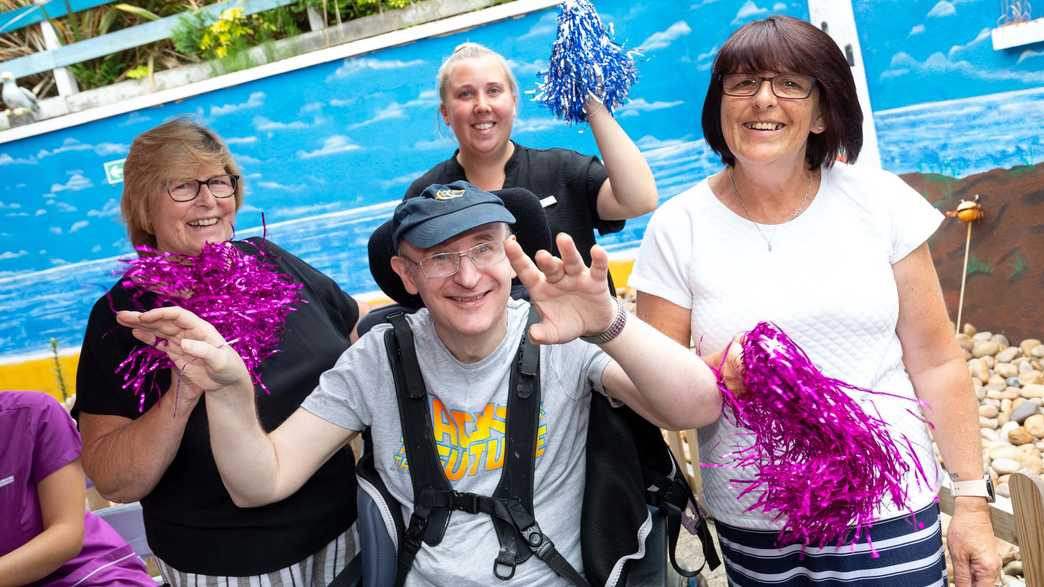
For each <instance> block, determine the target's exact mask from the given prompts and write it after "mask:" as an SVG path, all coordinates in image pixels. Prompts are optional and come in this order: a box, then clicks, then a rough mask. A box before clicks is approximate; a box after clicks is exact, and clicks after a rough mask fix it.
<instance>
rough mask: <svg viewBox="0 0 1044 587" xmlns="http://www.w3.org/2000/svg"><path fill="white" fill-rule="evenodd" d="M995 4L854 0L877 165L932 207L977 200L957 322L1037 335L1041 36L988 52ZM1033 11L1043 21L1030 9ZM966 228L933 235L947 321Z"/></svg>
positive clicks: (1043, 78) (1043, 139) (1043, 117)
mask: <svg viewBox="0 0 1044 587" xmlns="http://www.w3.org/2000/svg"><path fill="white" fill-rule="evenodd" d="M1000 4H1001V3H1000V2H995V1H993V0H952V1H951V0H916V1H911V0H854V1H853V9H854V12H855V17H856V25H857V27H858V30H859V41H860V46H861V48H862V52H863V58H864V60H865V66H866V71H867V78H868V80H867V81H868V83H869V86H870V100H871V102H872V104H873V111H874V120H875V122H876V126H877V131H878V135H879V140H880V148H881V162H882V165H883V166H884V167H885V168H887V169H889V170H891V171H893V172H896V173H900V174H902V176H903V178H904V179H905V180H906V181H907V182H908V183H910V184H911V185H913V186H914V187H915V188H916V189H917V190H918V191H920V192H921V193H922V194H924V196H925V197H926V198H928V200H929V201H931V202H932V203H933V204H935V205H936V206H937V207H938V208H939V209H942V210H952V209H953V208H954V207H955V206H956V204H957V202H959V201H960V200H961V199H971V198H972V197H973V196H975V195H976V194H980V195H981V196H982V203H983V206H984V208H985V211H986V217H985V219H984V220H983V221H981V222H979V223H977V224H976V225H975V226H974V227H973V230H972V248H971V252H972V255H971V258H970V263H969V277H968V283H967V293H966V294H965V295H966V298H965V306H964V313H963V319H962V322H970V323H972V324H974V325H976V326H977V327H978V328H980V329H988V330H992V331H994V332H1004V333H1006V334H1007V335H1008V337H1009V338H1010V339H1011V340H1012V341H1018V340H1020V339H1022V338H1029V337H1033V338H1038V339H1039V338H1042V335H1044V303H1041V292H1042V291H1044V164H1042V162H1044V43H1036V44H1033V45H1027V46H1023V47H1017V48H1014V49H1008V50H1004V51H995V50H994V49H993V46H992V43H991V41H990V31H991V30H992V29H993V28H994V27H996V26H997V22H998V18H999V17H1000ZM1035 16H1037V17H1040V16H1044V8H1040V7H1038V8H1036V14H1035ZM966 236H967V232H966V227H965V225H962V224H961V223H960V222H959V221H957V220H956V219H948V220H947V221H946V222H945V223H944V224H943V226H942V228H941V229H940V230H939V231H938V232H937V233H936V234H935V236H934V237H933V238H932V240H931V241H930V244H931V247H932V250H933V254H934V256H935V260H936V268H937V270H938V272H939V276H940V279H941V281H942V284H943V289H944V293H945V295H946V301H947V305H948V306H949V307H950V309H951V317H953V316H954V315H955V314H956V307H957V303H958V297H959V290H960V282H961V270H962V267H963V262H964V245H965V238H966Z"/></svg>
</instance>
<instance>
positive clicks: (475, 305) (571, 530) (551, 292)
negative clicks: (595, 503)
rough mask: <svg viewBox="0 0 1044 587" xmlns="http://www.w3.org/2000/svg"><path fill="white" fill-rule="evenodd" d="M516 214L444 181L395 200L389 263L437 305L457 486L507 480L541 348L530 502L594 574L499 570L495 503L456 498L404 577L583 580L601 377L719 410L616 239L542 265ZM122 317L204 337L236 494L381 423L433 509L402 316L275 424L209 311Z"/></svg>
mask: <svg viewBox="0 0 1044 587" xmlns="http://www.w3.org/2000/svg"><path fill="white" fill-rule="evenodd" d="M514 222H515V218H514V217H513V216H512V214H511V213H510V212H509V211H508V210H507V209H506V208H505V207H504V206H503V203H502V202H501V201H500V199H499V198H497V197H496V196H494V195H493V194H490V193H488V192H484V191H482V190H480V189H478V188H476V187H475V186H473V185H471V184H469V183H467V182H463V181H459V182H454V183H452V184H448V185H441V184H436V185H432V186H429V187H428V188H427V189H426V190H424V192H423V193H422V194H421V196H420V197H417V198H411V199H408V200H406V201H404V202H403V203H401V204H400V205H399V206H398V207H397V208H396V210H395V214H394V217H393V225H394V228H393V240H394V242H395V245H396V248H397V254H396V256H395V257H393V258H392V260H391V265H392V268H393V270H394V271H395V272H396V274H398V276H399V277H400V278H401V279H402V282H403V285H404V286H405V288H406V289H407V290H408V291H409V292H410V293H413V294H419V295H420V297H421V299H422V300H423V301H424V306H425V307H424V308H422V309H420V310H419V311H417V312H416V313H414V314H411V315H408V316H406V317H405V323H406V325H408V329H409V330H410V331H412V341H413V345H414V349H415V353H413V354H414V355H415V357H416V363H417V366H418V367H419V372H420V374H421V375H422V378H423V384H424V386H425V387H426V391H427V401H428V402H429V408H430V420H429V421H428V422H427V423H426V424H425V425H426V426H430V431H431V434H432V435H433V436H434V441H435V444H436V446H437V451H438V456H439V460H440V464H441V469H442V472H443V473H444V475H445V480H446V481H447V482H448V483H449V485H450V486H451V487H452V490H453V491H452V493H453V495H455V496H471V495H476V496H490V495H494V493H495V492H496V491H498V483H499V481H500V479H501V473H502V469H503V468H504V463H505V458H510V457H505V452H506V450H505V449H506V445H505V440H506V436H507V430H506V429H507V422H508V419H507V411H508V410H507V406H508V403H509V394H510V390H509V387H511V385H510V382H512V381H515V379H514V376H513V372H514V371H515V369H516V364H517V363H518V362H519V361H521V360H522V359H521V358H520V357H521V353H522V351H521V347H520V345H519V341H520V340H522V339H523V336H524V335H525V336H528V337H529V339H530V340H531V341H533V342H535V343H537V344H539V345H540V346H539V347H536V348H538V352H539V369H538V377H539V387H538V390H539V394H540V395H539V398H540V404H539V405H540V409H539V421H538V423H537V426H536V442H535V451H534V454H535V460H534V461H533V463H534V467H533V472H532V502H533V506H532V511H531V512H530V513H529V515H531V516H532V517H533V518H535V523H534V524H533V526H534V527H538V529H539V532H538V534H539V535H540V536H541V537H542V538H548V539H550V540H549V541H548V542H550V541H553V547H552V548H553V549H557V553H560V557H561V558H563V559H564V560H565V561H567V563H568V564H567V565H566V566H568V567H571V569H573V570H575V571H576V572H577V573H578V574H577V576H576V577H575V578H571V576H570V574H569V572H568V571H563V570H562V568H563V567H562V565H560V564H559V565H558V566H557V567H556V566H555V564H553V563H551V562H547V559H545V558H544V557H543V556H541V555H540V554H538V556H539V558H540V559H543V560H540V559H538V556H533V557H532V558H529V559H528V560H526V561H525V562H522V563H521V564H518V565H517V567H516V566H515V565H514V564H511V565H510V575H508V573H507V572H506V571H507V570H508V569H507V567H504V566H498V565H501V563H502V560H503V558H502V557H503V550H502V544H501V541H500V540H498V530H497V528H495V524H494V522H493V521H491V517H495V516H494V515H493V514H491V513H490V512H485V511H470V512H469V510H468V508H466V507H463V506H461V507H457V506H460V504H455V506H454V507H453V508H452V509H454V510H456V511H453V512H452V515H450V516H448V518H447V520H448V521H446V522H445V527H444V533H443V534H442V536H441V540H440V541H438V542H437V543H436V544H431V543H430V542H431V541H425V542H424V543H421V544H419V546H418V548H419V551H418V552H417V553H416V557H415V559H414V560H413V562H412V566H411V567H409V568H408V574H407V575H406V580H405V584H406V585H454V586H455V587H458V586H465V585H476V586H478V585H493V584H499V583H501V582H503V581H502V579H504V578H505V576H510V581H506V582H510V583H511V584H519V585H579V584H584V583H582V581H583V579H582V578H580V577H579V574H582V573H583V563H582V560H581V555H580V504H581V503H582V501H583V494H584V470H585V447H586V442H587V422H588V410H589V406H590V399H591V398H590V397H589V394H590V393H591V390H592V389H594V390H596V392H598V393H604V394H606V395H608V396H610V397H611V398H614V399H616V400H619V401H622V402H624V403H627V404H628V405H630V406H631V407H632V408H634V409H635V410H636V411H638V412H639V413H640V414H642V415H643V416H645V417H646V418H647V419H649V420H650V421H652V422H654V423H656V424H659V425H661V426H663V427H668V428H692V427H697V426H702V425H705V424H707V423H710V422H712V421H714V420H716V419H717V417H718V415H719V414H720V411H721V401H720V396H719V394H718V391H717V386H716V382H715V379H714V376H713V374H712V373H711V371H710V369H709V368H708V367H707V366H706V365H705V364H704V363H703V362H702V361H701V360H700V359H699V357H697V356H696V355H695V354H692V353H689V352H688V351H687V350H686V349H684V348H683V347H681V346H680V345H678V344H676V343H674V342H673V341H672V340H670V339H668V338H667V337H665V336H663V335H662V334H660V333H659V332H658V331H656V330H655V329H653V328H651V327H650V326H648V325H646V324H644V323H642V322H641V321H640V320H638V319H637V318H635V317H633V316H630V315H628V314H627V313H626V312H624V311H623V310H622V309H621V307H620V306H619V304H618V303H617V302H616V301H615V299H613V298H611V297H610V295H609V290H608V285H607V279H606V276H607V274H608V256H607V254H606V252H605V251H604V250H603V249H602V248H601V247H598V246H595V247H594V248H593V249H592V252H591V258H592V264H591V267H590V268H588V267H587V266H586V265H585V264H584V262H583V259H582V258H581V256H580V254H579V252H578V251H577V249H576V247H575V246H574V244H573V241H572V240H571V239H570V238H569V237H568V236H567V235H565V234H560V235H559V236H558V240H557V245H558V248H559V250H560V251H561V253H562V258H561V259H559V258H555V257H552V256H551V255H550V254H549V253H547V252H545V251H541V252H540V253H538V254H537V256H536V263H535V264H534V262H533V260H531V259H529V258H528V257H526V255H525V253H524V252H523V251H522V249H521V248H520V247H519V246H518V243H517V242H515V240H514V238H513V237H512V236H511V233H510V229H509V227H510V225H511V224H513V223H514ZM516 273H517V275H518V277H519V278H520V279H521V281H522V283H523V284H524V285H525V286H526V287H527V289H528V290H529V293H530V299H531V300H532V304H534V305H535V306H536V308H537V309H538V310H539V321H538V322H536V323H532V324H531V325H530V323H529V321H528V320H529V317H530V302H527V301H524V300H513V299H510V296H509V292H510V288H511V279H512V278H513V277H514V276H515V275H516ZM120 320H121V322H122V323H123V324H125V325H127V326H132V327H134V328H135V329H136V332H135V334H136V335H139V336H141V337H142V339H143V340H145V339H148V340H146V342H153V341H155V338H156V337H163V338H167V339H168V340H172V341H173V340H182V339H192V340H182V342H181V343H180V347H181V349H180V350H181V351H182V352H184V353H188V354H189V355H191V356H195V357H198V358H199V359H200V363H201V366H202V367H203V369H202V372H201V373H199V374H196V377H198V379H199V381H194V383H197V384H198V385H200V386H201V387H203V388H204V389H206V390H207V393H206V398H207V410H208V416H209V422H210V432H211V443H212V447H213V450H214V456H215V460H216V462H217V464H218V467H219V469H220V470H221V475H222V479H223V480H224V482H225V485H226V487H227V488H228V490H229V493H230V495H231V496H232V498H233V500H234V501H235V502H236V503H237V504H238V505H240V506H242V507H254V506H260V505H264V504H267V503H271V502H274V501H278V500H279V499H281V498H282V497H283V496H285V495H288V494H290V493H292V492H293V491H294V490H295V489H296V488H297V487H298V486H300V485H301V484H302V483H304V481H305V480H307V479H308V478H309V477H310V476H311V475H312V473H313V472H314V471H315V470H316V469H317V468H318V467H319V466H320V465H321V464H322V463H323V462H324V461H325V459H327V458H328V457H329V456H330V455H331V454H333V453H334V452H335V451H336V450H337V449H338V448H339V447H341V446H343V445H344V443H346V442H348V441H349V440H350V439H351V438H352V437H353V436H354V435H355V434H356V433H357V432H359V431H363V430H366V429H367V428H369V429H370V433H371V438H372V441H373V451H372V452H373V459H374V465H375V468H376V470H377V472H378V473H379V475H380V478H381V480H382V481H383V482H384V484H385V485H386V486H387V488H388V490H389V492H390V493H391V494H392V496H393V497H394V498H395V500H396V501H397V502H398V503H399V504H400V505H401V506H402V508H403V510H404V518H405V519H406V520H410V519H411V516H412V515H413V514H417V513H418V512H416V511H414V510H415V508H414V503H415V499H414V498H415V496H414V491H413V489H414V487H413V486H412V485H411V477H410V473H411V467H410V464H409V462H408V460H407V453H409V451H410V447H406V446H404V444H403V434H402V430H403V428H402V421H405V420H404V418H405V416H403V413H402V412H401V411H400V410H401V409H402V408H401V407H400V405H399V403H398V402H397V396H396V392H395V389H396V381H395V379H396V375H394V374H393V369H392V367H391V366H390V362H389V357H388V348H389V347H388V346H387V344H386V340H385V338H386V337H385V335H384V334H385V332H386V331H388V330H389V328H391V326H389V325H379V326H376V327H374V328H373V329H372V330H371V331H370V332H369V333H367V334H366V335H365V336H363V337H362V338H360V339H359V341H358V342H357V343H356V344H354V345H352V346H351V347H350V348H349V349H348V350H347V351H345V353H344V354H343V355H342V356H341V358H340V359H339V360H338V362H337V364H336V365H335V366H334V367H333V368H332V369H331V370H329V371H327V372H326V373H324V374H323V375H322V377H321V378H320V383H319V386H318V387H317V388H316V390H315V391H314V392H313V393H312V395H310V396H309V397H308V399H306V400H305V402H304V403H303V404H302V406H301V408H300V409H298V410H297V412H296V413H295V414H293V415H292V416H291V417H290V418H289V419H288V420H287V421H286V422H285V423H284V424H283V425H281V426H280V427H279V428H277V429H276V430H274V431H272V432H271V433H265V432H264V431H263V430H262V428H261V426H260V425H259V424H258V421H257V418H256V416H255V413H254V410H253V402H254V401H255V398H254V394H253V386H252V385H251V384H250V380H249V377H248V375H247V374H246V371H245V368H244V367H243V366H242V361H241V360H240V359H239V357H238V356H237V355H236V354H235V351H234V350H233V349H232V347H231V346H229V345H227V344H226V343H225V341H224V340H223V338H222V337H221V335H220V334H218V333H217V332H216V331H215V330H214V329H213V328H211V327H210V326H209V325H208V324H206V323H205V322H202V321H201V320H199V319H198V318H195V316H192V315H191V314H188V313H187V312H184V311H183V310H180V309H176V308H163V309H159V310H153V311H151V312H148V313H146V314H136V313H121V315H120ZM199 341H201V342H199ZM169 345H170V346H174V345H175V343H173V342H171V343H169ZM403 354H404V355H405V353H403ZM403 360H405V359H403ZM256 401H264V398H257V399H256ZM400 401H401V400H400ZM401 417H402V418H403V420H402V421H401V420H400V418H401ZM411 434H412V432H411ZM418 468H419V466H418ZM349 498H350V497H349V496H346V499H349ZM480 499H481V498H480ZM473 505H474V504H473ZM475 507H476V508H478V509H479V510H481V509H482V508H480V507H478V506H477V505H476V506H475ZM462 510H463V511H462ZM605 515H606V516H612V515H614V514H613V512H606V513H605ZM520 529H521V528H520ZM422 530H423V528H422ZM407 534H409V532H407ZM526 539H527V540H530V536H529V535H527V536H526ZM399 547H400V548H403V546H402V544H401V543H400V545H399ZM536 550H537V549H534V552H535V551H536ZM494 575H496V577H494ZM497 577H499V579H498V578H497Z"/></svg>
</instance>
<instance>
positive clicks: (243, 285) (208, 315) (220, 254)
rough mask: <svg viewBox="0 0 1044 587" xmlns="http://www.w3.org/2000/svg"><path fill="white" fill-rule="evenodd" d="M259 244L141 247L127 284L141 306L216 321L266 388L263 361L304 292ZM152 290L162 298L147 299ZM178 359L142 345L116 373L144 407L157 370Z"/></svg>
mask: <svg viewBox="0 0 1044 587" xmlns="http://www.w3.org/2000/svg"><path fill="white" fill-rule="evenodd" d="M248 244H253V243H248ZM254 246H255V247H256V248H257V254H256V255H248V254H244V253H243V252H242V251H240V250H239V249H238V248H236V247H235V246H233V245H232V244H231V243H220V244H214V243H206V244H204V245H203V250H202V252H200V254H199V255H196V256H187V255H179V254H174V253H165V252H160V251H157V250H155V249H152V248H151V247H147V246H142V247H138V252H139V255H140V256H139V257H138V258H137V259H133V260H130V261H128V262H127V264H128V268H127V271H126V273H125V274H124V279H123V281H122V282H121V284H122V285H123V287H125V288H127V289H130V290H132V291H133V292H134V293H133V294H132V300H134V301H135V303H136V304H138V305H139V307H140V308H141V309H142V310H143V311H144V310H150V309H152V308H160V307H165V306H180V307H182V308H185V309H186V310H189V311H191V312H192V313H194V314H196V315H197V316H199V317H200V318H202V319H203V320H206V321H207V322H209V323H211V324H212V325H213V326H214V328H216V329H217V331H218V332H219V333H221V336H223V337H224V338H225V340H228V341H232V347H233V348H234V349H235V350H236V352H238V353H239V356H241V357H242V358H243V362H244V363H245V364H246V368H247V370H248V371H249V372H250V377H251V379H252V380H253V382H254V384H255V385H257V386H258V387H260V388H261V389H262V390H264V391H265V393H268V388H267V387H266V386H265V384H264V382H263V381H262V380H261V374H260V367H261V363H263V362H264V361H265V359H267V358H268V357H270V356H272V355H273V354H274V353H276V352H277V350H278V348H279V340H280V336H281V334H282V329H283V324H284V322H285V321H286V317H287V316H288V315H289V314H290V313H291V312H293V311H294V310H295V309H296V306H297V304H298V303H301V302H303V300H302V299H301V296H300V291H299V290H300V289H301V284H299V283H296V282H294V280H293V279H291V278H290V277H289V276H286V275H284V274H282V273H280V272H279V271H278V270H277V269H276V268H275V266H274V261H270V260H269V259H268V256H269V255H268V254H267V253H266V252H265V251H264V249H263V245H262V246H258V245H254ZM150 294H153V295H155V296H156V299H155V301H154V302H151V303H150V304H149V307H145V304H144V302H143V301H142V298H144V297H145V296H148V295H150ZM173 367H174V364H173V363H172V362H171V360H170V359H169V358H168V357H167V354H166V353H165V352H164V351H163V350H162V347H161V346H143V347H138V348H136V349H134V350H133V351H131V352H130V354H129V355H128V356H127V358H126V359H125V360H124V361H123V362H122V363H120V364H119V366H117V367H116V373H117V374H120V375H121V376H122V377H123V381H124V383H123V387H124V389H129V390H131V391H132V392H134V393H135V394H136V395H137V396H138V403H139V407H143V406H144V402H145V395H146V394H147V393H149V392H150V391H154V392H158V391H159V390H156V389H149V388H148V387H149V385H148V384H149V382H153V381H154V378H153V376H152V375H153V373H155V372H156V371H159V370H162V369H171V368H173ZM152 385H153V386H154V385H155V384H154V383H152Z"/></svg>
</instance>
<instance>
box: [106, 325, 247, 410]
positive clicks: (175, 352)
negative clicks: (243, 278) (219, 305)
mask: <svg viewBox="0 0 1044 587" xmlns="http://www.w3.org/2000/svg"><path fill="white" fill-rule="evenodd" d="M116 320H117V321H118V322H119V323H120V324H122V325H124V326H126V327H128V328H131V329H132V331H131V332H132V333H133V334H134V337H135V338H137V339H138V340H140V341H142V342H144V343H145V344H149V345H155V346H156V348H159V349H161V350H163V351H164V352H166V353H167V356H168V357H170V360H171V361H173V362H174V365H175V367H176V368H177V369H178V371H179V373H180V374H181V376H182V377H184V378H185V379H186V380H188V381H189V382H190V383H191V384H193V385H195V386H197V387H199V388H200V389H201V390H203V391H214V390H217V389H221V388H223V387H226V386H229V385H233V384H236V383H246V384H249V382H250V375H249V373H247V369H246V365H244V364H243V360H242V359H241V358H240V356H239V354H238V353H236V351H235V350H234V349H233V348H232V347H231V346H230V345H229V344H228V343H227V342H226V341H225V339H224V338H223V337H222V336H221V334H220V333H218V331H217V330H216V329H215V328H214V327H213V326H212V325H211V324H210V323H209V322H207V321H205V320H203V319H202V318H200V317H199V316H196V315H195V314H193V313H192V312H190V311H188V310H186V309H184V308H178V307H169V308H157V309H155V310H149V311H148V312H132V311H122V312H118V313H117V314H116Z"/></svg>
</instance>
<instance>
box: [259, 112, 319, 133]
mask: <svg viewBox="0 0 1044 587" xmlns="http://www.w3.org/2000/svg"><path fill="white" fill-rule="evenodd" d="M253 124H254V128H255V129H257V130H260V131H273V130H298V129H302V128H308V124H307V123H304V122H301V121H300V120H295V121H293V122H279V121H277V120H271V119H269V118H265V117H264V116H255V117H254V120H253Z"/></svg>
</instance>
